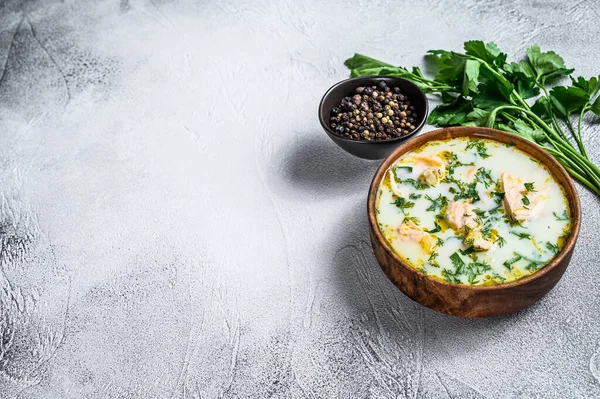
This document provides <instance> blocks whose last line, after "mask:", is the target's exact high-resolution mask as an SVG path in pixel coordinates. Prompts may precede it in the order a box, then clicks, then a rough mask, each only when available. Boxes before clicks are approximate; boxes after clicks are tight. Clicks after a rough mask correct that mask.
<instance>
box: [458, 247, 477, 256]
mask: <svg viewBox="0 0 600 399" xmlns="http://www.w3.org/2000/svg"><path fill="white" fill-rule="evenodd" d="M458 251H459V252H460V253H461V255H470V254H472V253H473V252H475V247H474V246H472V245H471V246H470V247H469V248H467V249H459V250H458Z"/></svg>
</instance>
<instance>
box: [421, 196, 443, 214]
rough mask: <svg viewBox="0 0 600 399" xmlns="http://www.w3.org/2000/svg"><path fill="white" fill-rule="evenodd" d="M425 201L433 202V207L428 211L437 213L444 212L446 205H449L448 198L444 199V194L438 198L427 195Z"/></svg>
mask: <svg viewBox="0 0 600 399" xmlns="http://www.w3.org/2000/svg"><path fill="white" fill-rule="evenodd" d="M425 199H427V200H428V201H431V205H430V206H429V208H427V209H426V211H435V210H437V209H439V210H442V209H443V208H444V207H445V206H446V205H448V198H446V197H444V196H443V195H442V194H440V195H438V196H437V198H431V197H430V196H429V195H427V194H425Z"/></svg>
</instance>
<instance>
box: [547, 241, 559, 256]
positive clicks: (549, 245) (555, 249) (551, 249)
mask: <svg viewBox="0 0 600 399" xmlns="http://www.w3.org/2000/svg"><path fill="white" fill-rule="evenodd" d="M546 248H548V249H549V250H550V251H552V252H554V253H555V254H557V253H558V252H559V251H560V249H559V248H558V245H555V244H552V243H551V242H547V243H546Z"/></svg>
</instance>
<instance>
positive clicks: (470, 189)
mask: <svg viewBox="0 0 600 399" xmlns="http://www.w3.org/2000/svg"><path fill="white" fill-rule="evenodd" d="M459 188H461V192H460V193H458V194H456V195H455V196H454V201H457V200H459V199H463V198H465V199H467V198H470V199H472V200H473V202H477V201H479V199H480V198H479V193H478V192H477V180H476V181H474V182H473V183H471V184H469V185H468V186H467V187H466V188H465V187H464V186H462V187H461V186H460V185H459Z"/></svg>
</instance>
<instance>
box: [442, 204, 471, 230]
mask: <svg viewBox="0 0 600 399" xmlns="http://www.w3.org/2000/svg"><path fill="white" fill-rule="evenodd" d="M445 216H446V220H447V221H448V223H450V226H452V227H453V228H455V229H456V230H461V229H463V228H464V227H465V226H467V227H468V228H470V229H474V228H476V227H477V221H475V213H474V212H473V205H471V204H470V203H468V202H458V201H457V202H451V203H449V204H448V208H447V209H446V215H445Z"/></svg>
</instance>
